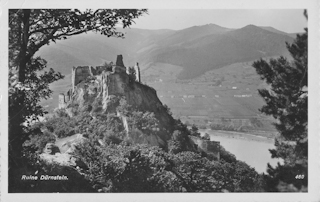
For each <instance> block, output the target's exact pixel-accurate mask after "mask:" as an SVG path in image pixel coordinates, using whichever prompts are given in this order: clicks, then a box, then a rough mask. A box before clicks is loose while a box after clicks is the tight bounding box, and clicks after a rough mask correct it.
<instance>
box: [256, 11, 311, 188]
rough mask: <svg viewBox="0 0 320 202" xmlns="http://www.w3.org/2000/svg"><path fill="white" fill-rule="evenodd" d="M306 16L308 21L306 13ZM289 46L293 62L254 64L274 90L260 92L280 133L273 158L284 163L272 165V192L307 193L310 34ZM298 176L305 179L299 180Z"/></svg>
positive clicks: (270, 186)
mask: <svg viewBox="0 0 320 202" xmlns="http://www.w3.org/2000/svg"><path fill="white" fill-rule="evenodd" d="M305 16H306V17H307V15H306V13H305ZM305 31H306V32H305V33H303V34H301V35H297V37H296V39H295V41H294V43H293V44H288V43H287V49H288V51H289V52H290V54H291V56H292V61H289V60H288V59H286V58H284V57H280V58H278V59H271V60H270V61H269V63H268V62H266V61H265V60H262V59H260V60H259V61H256V62H254V63H253V67H254V68H255V69H256V71H257V73H258V74H259V75H260V78H261V79H263V80H264V81H266V83H267V84H269V85H270V89H262V90H259V94H260V95H261V96H262V98H263V99H264V100H265V102H266V105H264V106H263V107H262V108H261V109H260V110H261V112H263V113H265V114H267V115H272V116H273V117H274V118H275V119H276V120H277V122H276V123H274V125H275V127H276V129H277V130H278V132H279V137H277V138H276V141H275V146H276V148H275V149H272V150H270V152H271V154H272V158H281V159H283V160H284V163H283V164H282V165H281V164H278V165H277V166H276V167H275V168H273V167H271V166H270V165H268V174H269V175H268V176H267V190H268V191H284V190H286V191H297V190H305V189H306V188H307V186H308V128H307V127H308V90H307V89H308V76H307V75H308V30H307V28H306V29H305ZM296 176H303V177H301V178H300V179H297V178H296Z"/></svg>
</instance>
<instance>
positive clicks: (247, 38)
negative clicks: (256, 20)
mask: <svg viewBox="0 0 320 202" xmlns="http://www.w3.org/2000/svg"><path fill="white" fill-rule="evenodd" d="M192 31H194V30H192ZM169 37H170V36H169ZM185 41H186V42H184V43H179V44H172V45H171V46H162V47H159V48H158V49H156V50H153V51H151V52H149V53H148V54H147V55H144V56H143V58H142V60H147V59H146V58H149V59H148V60H149V61H150V62H151V61H153V62H160V63H169V64H172V65H178V66H182V67H184V69H183V71H182V72H181V74H180V75H179V76H178V78H180V79H191V78H194V77H197V76H200V75H202V74H203V73H205V72H206V71H209V70H211V69H218V68H221V67H223V66H225V65H229V64H233V63H236V62H245V61H250V60H254V59H258V58H260V57H269V56H277V55H285V56H287V55H288V52H287V49H286V44H285V42H289V43H291V42H292V41H293V38H292V37H290V36H286V35H283V34H278V33H274V32H270V31H267V30H265V29H262V28H259V27H257V26H254V25H248V26H246V27H244V28H241V29H235V30H228V31H226V30H225V31H221V32H220V33H216V34H210V35H206V36H203V37H200V38H196V39H194V40H190V41H187V40H185Z"/></svg>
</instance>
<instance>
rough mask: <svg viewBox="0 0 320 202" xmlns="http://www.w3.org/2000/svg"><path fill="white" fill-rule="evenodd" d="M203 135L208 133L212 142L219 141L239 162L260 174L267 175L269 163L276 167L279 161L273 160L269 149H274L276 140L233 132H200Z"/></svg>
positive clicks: (207, 130)
mask: <svg viewBox="0 0 320 202" xmlns="http://www.w3.org/2000/svg"><path fill="white" fill-rule="evenodd" d="M199 132H200V133H201V135H204V134H205V133H208V134H209V135H210V140H213V141H219V142H220V144H221V145H222V146H223V147H224V148H225V149H226V150H227V151H229V152H231V153H232V154H234V155H235V156H236V157H237V159H238V160H240V161H244V162H246V163H247V164H248V165H250V166H251V167H254V168H255V169H256V171H257V172H259V173H262V172H264V173H266V170H267V163H270V164H271V165H272V166H275V165H276V164H277V162H280V160H279V159H272V158H271V154H270V152H269V149H273V148H274V140H272V139H269V138H265V137H261V136H256V135H251V134H247V133H238V132H231V131H216V130H209V129H206V130H199Z"/></svg>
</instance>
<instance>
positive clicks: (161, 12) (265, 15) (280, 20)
mask: <svg viewBox="0 0 320 202" xmlns="http://www.w3.org/2000/svg"><path fill="white" fill-rule="evenodd" d="M148 13H149V14H148V15H147V14H145V15H144V16H142V17H139V19H136V20H135V23H136V24H134V25H132V26H131V27H132V28H141V29H173V30H180V29H185V28H188V27H192V26H199V25H205V24H217V25H220V26H222V27H226V28H241V27H244V26H246V25H249V24H253V25H256V26H271V27H273V28H276V29H278V30H280V31H284V32H287V33H297V32H303V31H304V28H305V27H307V20H306V19H305V17H304V16H303V10H302V9H268V10H262V9H250V10H249V9H219V10H218V9H149V11H148Z"/></svg>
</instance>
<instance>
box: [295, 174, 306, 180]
mask: <svg viewBox="0 0 320 202" xmlns="http://www.w3.org/2000/svg"><path fill="white" fill-rule="evenodd" d="M295 178H296V179H298V180H301V179H303V178H304V175H296V177H295Z"/></svg>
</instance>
